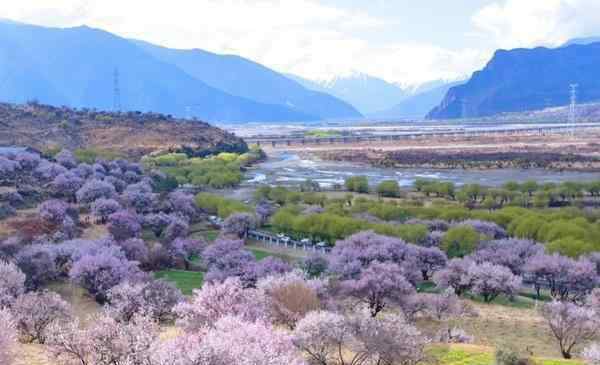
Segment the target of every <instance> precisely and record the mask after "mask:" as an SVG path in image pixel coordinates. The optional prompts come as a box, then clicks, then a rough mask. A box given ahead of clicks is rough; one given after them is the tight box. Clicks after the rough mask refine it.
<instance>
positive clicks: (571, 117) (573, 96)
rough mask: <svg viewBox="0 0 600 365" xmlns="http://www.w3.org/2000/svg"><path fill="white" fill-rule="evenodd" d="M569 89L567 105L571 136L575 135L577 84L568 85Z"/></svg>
mask: <svg viewBox="0 0 600 365" xmlns="http://www.w3.org/2000/svg"><path fill="white" fill-rule="evenodd" d="M569 87H570V88H571V104H570V105H569V125H570V126H571V128H570V129H571V135H574V134H575V124H576V123H577V87H579V85H578V84H571V85H569Z"/></svg>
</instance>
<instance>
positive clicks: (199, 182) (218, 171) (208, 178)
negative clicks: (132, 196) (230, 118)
mask: <svg viewBox="0 0 600 365" xmlns="http://www.w3.org/2000/svg"><path fill="white" fill-rule="evenodd" d="M263 156H264V155H263V152H262V151H261V150H260V149H252V150H250V151H249V152H247V153H244V154H237V153H228V152H222V153H219V154H218V155H216V156H210V157H205V158H201V157H191V158H190V157H188V156H187V155H186V154H185V153H168V154H163V155H159V156H146V157H144V158H143V159H142V162H143V164H144V165H145V166H147V167H149V168H158V169H160V170H161V171H163V172H164V173H166V174H168V175H170V176H172V177H174V178H175V179H176V180H177V182H178V183H179V184H191V185H194V186H199V187H210V188H214V189H223V188H228V187H235V186H237V185H239V183H240V182H241V181H242V179H243V174H242V169H243V168H244V167H246V166H248V165H250V164H252V163H254V162H256V161H258V160H260V159H261V158H263Z"/></svg>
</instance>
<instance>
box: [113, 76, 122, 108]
mask: <svg viewBox="0 0 600 365" xmlns="http://www.w3.org/2000/svg"><path fill="white" fill-rule="evenodd" d="M113 111H115V112H120V111H121V87H120V85H119V69H118V68H117V67H115V71H114V73H113Z"/></svg>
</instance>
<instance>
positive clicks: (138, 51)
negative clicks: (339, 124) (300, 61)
mask: <svg viewBox="0 0 600 365" xmlns="http://www.w3.org/2000/svg"><path fill="white" fill-rule="evenodd" d="M115 69H118V71H119V89H120V94H121V104H122V105H123V109H125V110H140V111H154V112H161V113H165V114H173V115H177V116H186V115H187V116H195V117H198V118H200V119H203V120H207V121H220V122H252V121H256V122H259V121H260V122H270V121H291V122H294V121H309V120H319V119H325V118H358V117H361V114H360V113H359V112H358V111H356V109H355V108H354V107H352V106H351V105H349V104H347V103H345V102H343V101H341V100H338V99H336V98H335V97H332V96H331V95H328V94H322V93H318V92H314V91H311V90H307V89H305V88H303V87H302V86H300V85H299V84H297V83H296V82H294V81H292V80H290V79H288V78H286V77H284V76H282V75H280V74H278V73H276V72H274V71H272V70H270V69H268V68H266V67H263V66H261V65H258V64H256V63H253V62H251V61H249V60H245V59H243V58H240V57H235V56H220V55H216V54H211V53H208V52H203V51H199V50H194V51H177V50H169V49H166V48H161V47H155V46H152V45H149V44H145V43H144V44H142V43H140V42H135V41H131V40H127V39H124V38H121V37H118V36H115V35H113V34H111V33H108V32H105V31H102V30H97V29H92V28H88V27H85V26H84V27H76V28H66V29H58V28H45V27H39V26H31V25H25V24H19V23H15V22H10V21H3V22H0V100H2V101H6V102H14V103H22V102H25V101H27V100H31V99H37V100H39V101H40V102H42V103H47V104H52V105H67V106H70V107H78V108H81V107H88V108H99V109H105V110H110V109H112V107H113V100H114V97H113V96H114V93H113V91H114V77H113V75H114V71H115Z"/></svg>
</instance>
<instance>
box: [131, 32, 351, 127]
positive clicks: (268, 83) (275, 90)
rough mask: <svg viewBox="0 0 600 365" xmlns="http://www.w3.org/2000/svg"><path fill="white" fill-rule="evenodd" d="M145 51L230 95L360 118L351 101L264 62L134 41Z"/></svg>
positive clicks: (320, 114) (327, 116)
mask: <svg viewBox="0 0 600 365" xmlns="http://www.w3.org/2000/svg"><path fill="white" fill-rule="evenodd" d="M134 43H135V44H136V45H138V46H139V47H140V48H141V49H142V50H144V51H146V52H148V53H149V54H150V55H152V56H153V57H155V58H157V59H158V60H161V61H163V62H166V63H170V64H173V65H175V66H177V67H179V68H180V69H181V70H183V71H184V72H186V73H187V74H189V75H190V76H192V77H194V78H196V79H198V80H200V81H202V82H204V83H206V84H207V85H210V86H212V87H214V88H217V89H219V90H222V91H225V92H226V93H229V94H231V95H236V96H240V97H244V98H248V99H252V100H254V101H257V102H260V103H266V104H277V105H284V106H286V107H288V108H290V109H292V110H296V111H298V112H300V113H306V114H309V115H314V116H317V117H319V118H322V119H333V118H359V117H361V114H360V113H359V112H358V111H357V110H356V109H355V108H354V107H353V106H352V105H350V104H348V103H345V102H343V101H342V100H339V99H337V98H335V97H333V96H331V95H329V94H326V93H321V92H316V91H313V90H310V89H307V88H305V87H303V86H301V85H300V84H299V83H297V82H296V81H293V80H291V79H289V78H287V77H285V76H284V75H282V74H280V73H277V72H275V71H273V70H271V69H269V68H267V67H265V66H263V65H260V64H258V63H256V62H253V61H250V60H248V59H245V58H243V57H239V56H235V55H219V54H215V53H212V52H208V51H204V50H201V49H192V50H178V49H169V48H165V47H161V46H156V45H153V44H150V43H147V42H142V41H134Z"/></svg>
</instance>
